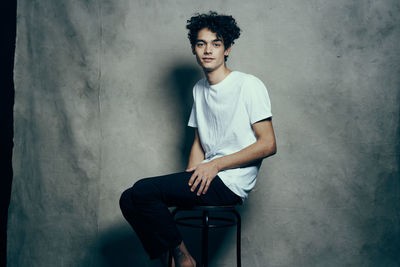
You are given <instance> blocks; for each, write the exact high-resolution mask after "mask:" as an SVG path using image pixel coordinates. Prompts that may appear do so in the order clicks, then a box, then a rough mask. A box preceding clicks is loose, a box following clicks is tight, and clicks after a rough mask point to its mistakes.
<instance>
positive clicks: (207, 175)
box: [186, 161, 218, 196]
mask: <svg viewBox="0 0 400 267" xmlns="http://www.w3.org/2000/svg"><path fill="white" fill-rule="evenodd" d="M186 171H187V172H191V171H194V173H193V174H192V176H191V177H190V179H189V186H191V188H190V191H192V192H194V191H195V190H196V188H197V186H198V185H199V184H200V187H199V190H198V191H197V195H198V196H200V195H201V194H203V195H204V194H205V193H207V190H208V188H209V187H210V184H211V181H212V180H213V179H214V178H215V176H217V174H218V167H217V164H216V163H215V162H214V161H209V162H206V163H201V164H199V165H197V166H196V167H193V168H190V169H187V170H186Z"/></svg>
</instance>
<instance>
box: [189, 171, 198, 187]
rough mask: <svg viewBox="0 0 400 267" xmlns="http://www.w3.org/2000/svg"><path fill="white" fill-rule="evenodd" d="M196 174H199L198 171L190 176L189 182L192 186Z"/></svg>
mask: <svg viewBox="0 0 400 267" xmlns="http://www.w3.org/2000/svg"><path fill="white" fill-rule="evenodd" d="M196 176H197V173H196V172H195V173H193V174H192V176H190V179H189V182H188V184H189V186H191V185H192V184H193V182H194V179H196Z"/></svg>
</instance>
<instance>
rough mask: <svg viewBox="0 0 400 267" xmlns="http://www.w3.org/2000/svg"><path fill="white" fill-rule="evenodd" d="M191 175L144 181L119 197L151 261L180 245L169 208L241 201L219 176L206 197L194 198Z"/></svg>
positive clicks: (182, 173)
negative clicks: (191, 188)
mask: <svg viewBox="0 0 400 267" xmlns="http://www.w3.org/2000/svg"><path fill="white" fill-rule="evenodd" d="M192 173H193V172H180V173H173V174H169V175H164V176H157V177H152V178H144V179H141V180H139V181H138V182H136V183H135V184H134V185H133V186H132V187H131V188H129V189H127V190H125V191H124V192H123V193H122V195H121V199H120V207H121V211H122V214H123V215H124V217H125V219H126V220H127V221H128V222H129V224H130V225H131V226H132V228H133V229H134V230H135V232H136V234H137V235H138V237H139V239H140V241H141V242H142V244H143V247H144V249H145V250H146V252H147V253H148V254H149V256H150V258H152V259H154V258H157V257H159V256H161V254H162V253H165V252H167V251H168V250H170V249H173V248H175V247H177V246H178V245H179V244H180V243H181V242H182V237H181V235H180V234H179V232H178V229H177V227H176V225H175V223H174V221H173V218H172V216H171V214H170V212H169V209H168V207H171V206H193V205H235V204H239V203H241V201H242V200H241V198H240V197H239V196H237V195H236V194H234V193H233V192H232V191H231V190H230V189H229V188H228V187H226V186H225V184H224V183H223V182H222V181H221V179H220V178H219V177H218V176H217V177H215V178H214V180H213V181H212V182H211V184H210V187H209V189H208V191H207V193H206V194H205V195H203V194H201V195H200V196H197V195H196V193H197V190H195V191H194V192H191V191H190V187H189V185H188V182H189V179H190V176H191V175H192ZM197 189H198V187H197Z"/></svg>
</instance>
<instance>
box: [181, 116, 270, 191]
mask: <svg viewBox="0 0 400 267" xmlns="http://www.w3.org/2000/svg"><path fill="white" fill-rule="evenodd" d="M252 127H253V130H254V133H255V135H256V138H257V141H256V142H255V143H253V144H251V145H250V146H248V147H245V148H244V149H242V150H240V151H238V152H236V153H233V154H230V155H226V156H223V157H220V158H216V159H213V160H211V161H210V162H206V163H203V164H200V165H197V166H196V165H194V166H192V165H191V166H192V167H191V168H189V169H188V170H187V171H193V170H194V173H193V175H192V177H191V178H190V180H189V186H191V191H192V192H193V191H195V190H196V187H197V186H198V185H199V184H200V187H199V190H198V192H197V195H200V194H201V193H203V194H205V193H207V190H208V187H209V186H210V183H211V181H212V180H213V179H214V178H215V176H217V174H218V172H219V171H221V170H226V169H232V168H238V167H241V166H245V165H248V164H249V163H252V162H255V161H257V160H260V159H263V158H266V157H269V156H271V155H273V154H275V153H276V141H275V134H274V129H273V126H272V121H271V120H270V119H267V120H262V121H259V122H256V123H254V124H253V125H252ZM203 155H204V154H203Z"/></svg>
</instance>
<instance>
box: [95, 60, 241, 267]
mask: <svg viewBox="0 0 400 267" xmlns="http://www.w3.org/2000/svg"><path fill="white" fill-rule="evenodd" d="M169 69H170V70H171V71H170V72H169V73H167V75H166V76H165V78H164V81H165V82H164V83H163V84H165V85H166V88H160V90H162V92H161V95H163V96H164V98H165V99H167V100H168V103H172V104H171V106H170V107H168V108H171V109H173V114H176V115H175V120H176V122H177V125H178V129H176V131H177V133H178V136H181V139H180V142H178V144H179V145H180V151H181V153H180V155H177V156H178V157H179V158H178V160H179V161H180V162H182V165H184V166H186V163H187V160H188V157H189V153H190V148H191V144H192V142H193V136H194V131H193V129H191V128H190V127H187V121H188V119H189V115H190V111H191V107H192V103H193V98H192V88H193V85H194V84H195V83H196V82H197V81H198V80H199V79H200V78H201V77H202V75H201V74H202V73H201V70H200V69H199V67H198V66H196V65H194V64H183V65H175V66H171V67H170V68H169ZM121 218H122V215H121ZM179 229H180V231H181V234H182V237H183V239H184V242H185V243H186V245H187V247H188V249H189V251H190V252H191V253H192V254H193V256H194V257H195V259H196V261H197V262H199V260H200V258H201V231H200V229H192V228H187V227H179ZM209 238H210V239H209V250H208V253H209V262H210V265H213V262H215V260H216V259H219V258H220V257H221V256H220V255H221V253H226V252H227V251H235V229H234V228H228V229H218V230H210V236H209ZM97 247H98V248H99V251H98V252H99V253H100V255H101V257H100V259H98V260H99V261H100V263H99V264H97V265H98V266H104V267H123V266H141V267H158V266H163V265H162V264H161V262H160V261H159V260H154V261H151V260H150V259H149V257H148V256H147V254H146V253H145V251H144V249H143V247H142V245H141V243H140V240H139V239H138V237H137V236H136V234H135V232H134V231H133V230H132V229H131V228H130V227H129V225H128V223H127V222H124V224H122V225H120V224H118V225H116V226H115V227H112V228H109V229H108V230H107V231H105V232H103V233H100V236H99V241H98V246H97Z"/></svg>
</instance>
